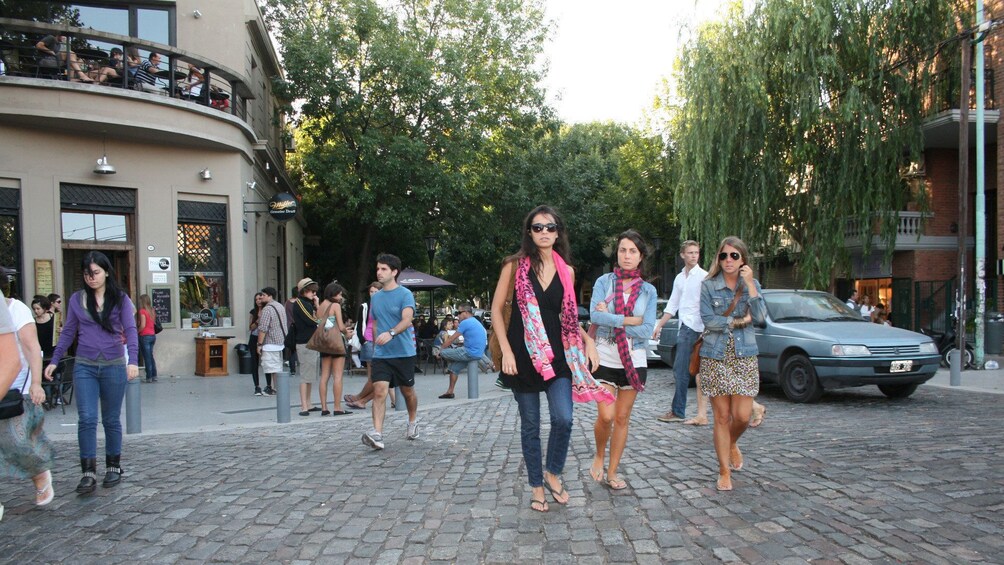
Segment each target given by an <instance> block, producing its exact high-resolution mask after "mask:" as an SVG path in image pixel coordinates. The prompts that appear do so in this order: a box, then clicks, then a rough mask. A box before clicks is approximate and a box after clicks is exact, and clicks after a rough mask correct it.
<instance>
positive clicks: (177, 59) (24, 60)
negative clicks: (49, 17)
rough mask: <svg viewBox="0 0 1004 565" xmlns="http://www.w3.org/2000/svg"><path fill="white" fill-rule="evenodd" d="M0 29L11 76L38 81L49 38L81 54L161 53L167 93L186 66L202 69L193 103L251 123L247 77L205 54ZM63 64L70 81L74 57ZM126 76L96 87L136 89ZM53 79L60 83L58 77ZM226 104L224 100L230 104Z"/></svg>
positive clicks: (17, 23) (112, 38)
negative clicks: (105, 50) (112, 49)
mask: <svg viewBox="0 0 1004 565" xmlns="http://www.w3.org/2000/svg"><path fill="white" fill-rule="evenodd" d="M0 29H2V30H3V34H2V35H0V56H3V57H4V59H5V63H6V66H7V71H8V73H7V74H11V75H21V76H38V75H39V72H38V68H39V67H38V64H37V57H38V55H39V52H38V50H37V49H36V48H35V44H36V43H37V42H38V41H39V39H41V38H42V37H43V36H46V35H53V36H59V35H65V36H66V37H67V45H68V46H69V45H71V44H72V46H73V49H75V50H80V51H83V50H84V49H86V48H88V47H90V46H91V45H90V42H92V41H93V42H98V43H102V44H106V45H115V46H118V47H120V48H121V49H122V51H123V52H127V50H128V49H129V48H130V47H134V48H137V49H140V50H143V51H147V52H156V53H159V54H161V56H162V57H164V58H165V59H166V60H167V68H166V69H161V70H164V71H167V72H166V73H165V74H166V75H168V78H166V79H163V80H164V82H165V83H166V84H167V89H166V90H165V91H164V93H165V94H169V95H172V96H176V95H177V93H178V91H179V89H178V86H179V84H180V82H179V81H178V80H177V77H179V76H184V75H183V73H184V68H183V66H182V65H183V64H184V63H190V64H192V65H194V66H196V67H198V68H199V69H200V70H202V71H203V74H204V76H205V80H204V83H203V87H202V93H201V94H200V95H199V96H197V97H194V98H192V99H191V101H192V103H193V104H203V105H207V106H209V105H213V106H215V107H217V108H220V109H228V110H229V112H230V113H232V114H233V115H235V116H237V117H239V118H241V119H242V120H244V121H247V107H246V104H245V103H244V100H245V99H248V98H253V97H254V96H253V94H252V93H251V91H250V90H249V89H248V87H247V85H246V84H245V83H244V79H243V77H242V76H241V75H240V74H238V73H237V71H234V70H232V69H230V68H228V67H226V66H225V65H222V64H220V63H218V62H216V61H213V60H211V59H207V58H205V57H203V56H201V55H197V54H195V53H190V52H188V51H185V50H183V49H178V48H175V47H172V46H170V45H164V44H162V43H155V42H152V41H144V40H142V39H140V38H138V37H129V36H125V35H118V34H114V33H107V32H102V31H96V30H94V29H90V28H87V29H84V28H78V27H73V26H64V25H56V24H47V23H39V22H33V21H28V20H15V19H11V18H0ZM90 51H93V52H96V53H100V52H101V50H93V49H90ZM78 58H81V59H83V58H84V57H82V56H80V57H78ZM94 62H95V63H96V64H98V65H100V64H101V62H102V61H101V60H100V56H99V57H98V60H96V61H94ZM105 62H107V60H105ZM61 64H62V65H65V67H64V68H63V69H60V70H61V71H64V73H65V74H63V77H64V78H65V77H66V76H71V73H70V72H69V71H70V65H71V61H70V58H69V57H65V58H64V61H63V62H62V63H61ZM186 66H187V65H186ZM121 75H122V77H121V79H122V82H121V83H117V84H114V85H102V86H97V85H96V86H95V87H94V88H112V87H121V88H130V87H131V86H132V85H134V84H136V79H135V78H134V77H132V76H130V73H129V72H123V73H121ZM49 78H60V77H59V73H57V74H55V75H53V76H51V77H49ZM221 101H225V103H222V102H221Z"/></svg>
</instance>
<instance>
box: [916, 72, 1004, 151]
mask: <svg viewBox="0 0 1004 565" xmlns="http://www.w3.org/2000/svg"><path fill="white" fill-rule="evenodd" d="M970 80H971V82H970V85H971V86H970V91H969V145H970V146H975V145H976V127H975V125H976V72H975V70H974V71H973V73H972V76H971V77H970ZM983 80H984V85H983V86H984V118H983V119H984V127H985V128H986V137H985V140H986V143H987V144H995V143H996V142H997V141H996V140H997V122H998V121H999V120H1000V110H999V109H998V107H997V100H996V98H995V96H994V80H995V77H994V72H993V70H992V69H986V70H984V72H983ZM961 86H962V76H961V71H960V69H959V67H958V66H955V67H949V68H948V69H945V70H943V71H941V72H940V73H938V74H936V75H935V76H934V79H933V80H932V81H931V85H930V88H929V90H928V92H927V96H926V97H925V101H924V114H925V115H926V116H927V118H926V119H925V121H924V125H923V131H924V147H925V148H926V149H934V148H942V149H946V148H948V149H958V147H959V124H960V123H961V121H962V112H961V110H960V108H961V104H960V100H961V95H960V93H961Z"/></svg>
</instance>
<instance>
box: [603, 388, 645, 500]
mask: <svg viewBox="0 0 1004 565" xmlns="http://www.w3.org/2000/svg"><path fill="white" fill-rule="evenodd" d="M637 396H638V391H636V390H635V389H633V388H631V389H622V390H620V391H619V392H618V393H617V402H615V403H614V409H615V415H614V431H613V434H612V435H611V436H610V465H609V466H608V467H607V484H608V485H610V487H611V488H614V489H618V488H623V487H622V486H619V485H624V481H622V480H621V479H620V478H619V477H618V476H617V467H618V466H619V465H620V463H621V457H622V456H623V455H624V447H625V446H627V437H628V426H629V425H630V423H631V410H632V409H634V401H635V398H637ZM625 486H626V485H625Z"/></svg>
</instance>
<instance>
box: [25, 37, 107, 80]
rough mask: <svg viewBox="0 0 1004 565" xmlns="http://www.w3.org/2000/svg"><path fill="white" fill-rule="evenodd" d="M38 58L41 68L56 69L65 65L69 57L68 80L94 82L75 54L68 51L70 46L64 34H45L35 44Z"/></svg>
mask: <svg viewBox="0 0 1004 565" xmlns="http://www.w3.org/2000/svg"><path fill="white" fill-rule="evenodd" d="M35 49H38V52H39V54H40V58H39V60H38V66H39V67H43V68H50V69H56V68H59V67H63V66H66V64H67V63H66V62H67V58H69V69H70V81H71V82H94V79H92V78H91V77H89V76H87V72H86V71H85V70H84V67H83V64H82V63H81V62H80V59H78V58H77V54H76V53H74V52H73V51H70V46H69V45H68V44H67V42H66V36H65V35H59V36H55V37H54V36H51V35H47V36H45V37H43V38H42V40H41V41H39V42H38V43H36V44H35Z"/></svg>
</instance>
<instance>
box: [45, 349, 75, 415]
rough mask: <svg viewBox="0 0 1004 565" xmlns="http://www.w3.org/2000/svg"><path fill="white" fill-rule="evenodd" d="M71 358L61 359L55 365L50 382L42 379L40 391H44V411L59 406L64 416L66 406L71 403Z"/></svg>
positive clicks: (72, 361)
mask: <svg viewBox="0 0 1004 565" xmlns="http://www.w3.org/2000/svg"><path fill="white" fill-rule="evenodd" d="M73 363H74V358H73V357H63V358H62V359H60V360H59V365H56V370H55V372H53V374H52V380H51V381H47V380H45V379H42V390H44V391H45V403H44V404H43V405H42V406H43V407H44V408H45V409H46V410H50V409H52V408H55V407H56V406H59V407H60V408H61V409H62V411H63V414H66V405H67V404H72V403H73Z"/></svg>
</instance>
